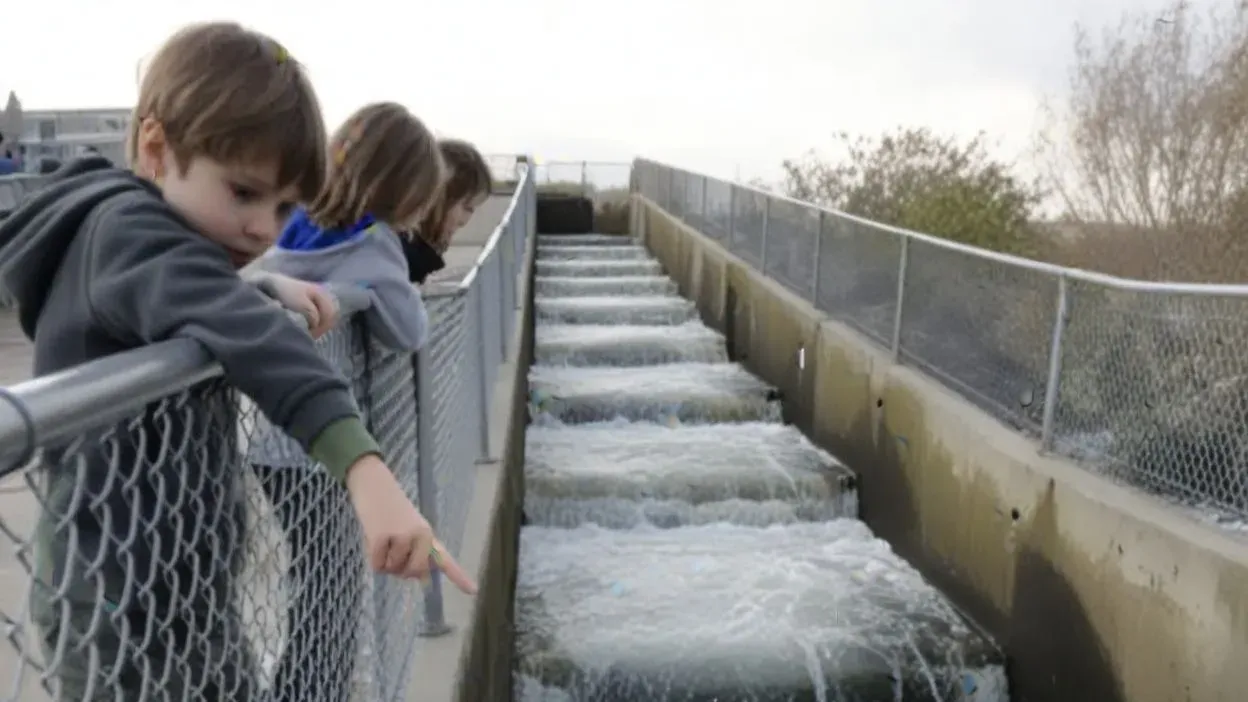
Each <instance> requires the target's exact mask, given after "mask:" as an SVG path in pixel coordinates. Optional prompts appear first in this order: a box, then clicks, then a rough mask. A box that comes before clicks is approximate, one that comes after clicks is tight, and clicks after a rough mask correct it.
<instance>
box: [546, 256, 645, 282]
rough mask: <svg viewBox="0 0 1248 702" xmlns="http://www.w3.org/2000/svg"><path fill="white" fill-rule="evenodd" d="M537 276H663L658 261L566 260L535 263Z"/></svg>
mask: <svg viewBox="0 0 1248 702" xmlns="http://www.w3.org/2000/svg"><path fill="white" fill-rule="evenodd" d="M537 275H539V276H554V277H558V278H593V277H607V278H610V277H619V276H636V275H663V267H662V266H661V265H659V262H658V261H643V260H629V259H610V258H609V259H589V260H586V259H567V260H551V261H538V262H537Z"/></svg>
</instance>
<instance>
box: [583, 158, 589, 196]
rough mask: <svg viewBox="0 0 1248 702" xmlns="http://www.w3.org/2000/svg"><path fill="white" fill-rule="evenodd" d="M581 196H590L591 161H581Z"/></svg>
mask: <svg viewBox="0 0 1248 702" xmlns="http://www.w3.org/2000/svg"><path fill="white" fill-rule="evenodd" d="M581 197H589V162H588V161H581Z"/></svg>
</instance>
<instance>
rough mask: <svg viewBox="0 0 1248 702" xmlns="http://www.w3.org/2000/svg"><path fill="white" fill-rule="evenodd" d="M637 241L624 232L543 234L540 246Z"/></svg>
mask: <svg viewBox="0 0 1248 702" xmlns="http://www.w3.org/2000/svg"><path fill="white" fill-rule="evenodd" d="M636 243H637V241H636V240H635V239H633V238H632V237H629V236H625V235H622V234H542V235H540V236H538V237H537V244H538V246H543V247H547V246H623V245H634V244H636Z"/></svg>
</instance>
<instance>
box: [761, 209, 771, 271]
mask: <svg viewBox="0 0 1248 702" xmlns="http://www.w3.org/2000/svg"><path fill="white" fill-rule="evenodd" d="M770 231H771V196H770V195H764V196H763V260H762V263H761V266H760V270H761V271H762V273H763V275H767V235H768V234H770Z"/></svg>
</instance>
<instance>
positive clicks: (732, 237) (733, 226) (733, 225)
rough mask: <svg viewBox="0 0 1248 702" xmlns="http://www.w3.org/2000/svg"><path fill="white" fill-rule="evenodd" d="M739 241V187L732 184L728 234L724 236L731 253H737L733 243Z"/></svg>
mask: <svg viewBox="0 0 1248 702" xmlns="http://www.w3.org/2000/svg"><path fill="white" fill-rule="evenodd" d="M736 239H737V186H735V185H733V184H732V183H729V184H728V232H727V233H726V234H725V236H724V246H725V247H726V248H727V249H728V250H729V251H731V252H733V253H736V252H737V247H735V246H733V243H734V242H735V241H736Z"/></svg>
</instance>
